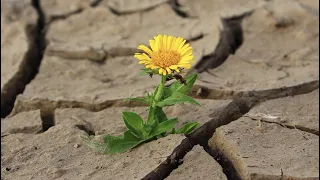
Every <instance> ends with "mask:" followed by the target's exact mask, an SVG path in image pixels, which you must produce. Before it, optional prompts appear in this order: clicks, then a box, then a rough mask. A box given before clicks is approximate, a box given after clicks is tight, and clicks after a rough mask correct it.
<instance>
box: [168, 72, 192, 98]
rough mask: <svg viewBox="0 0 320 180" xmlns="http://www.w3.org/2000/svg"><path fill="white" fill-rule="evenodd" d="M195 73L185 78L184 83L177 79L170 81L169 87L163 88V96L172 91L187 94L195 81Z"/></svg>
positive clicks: (170, 93)
mask: <svg viewBox="0 0 320 180" xmlns="http://www.w3.org/2000/svg"><path fill="white" fill-rule="evenodd" d="M197 76H198V75H197V74H191V75H189V76H187V77H186V78H185V81H186V84H187V85H185V84H181V83H180V82H179V81H176V82H174V83H172V84H171V85H170V86H169V87H165V88H164V93H163V97H164V98H167V97H169V96H170V95H172V94H173V93H174V92H180V93H182V94H187V93H188V92H189V91H190V89H191V88H192V86H193V84H194V83H195V82H196V79H197Z"/></svg>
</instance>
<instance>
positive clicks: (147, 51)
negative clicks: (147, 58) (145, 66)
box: [138, 45, 152, 55]
mask: <svg viewBox="0 0 320 180" xmlns="http://www.w3.org/2000/svg"><path fill="white" fill-rule="evenodd" d="M138 49H140V50H143V51H144V52H146V53H148V54H149V55H151V54H152V51H151V49H149V48H148V47H147V46H145V45H139V46H138Z"/></svg>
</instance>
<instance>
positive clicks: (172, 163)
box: [142, 138, 194, 180]
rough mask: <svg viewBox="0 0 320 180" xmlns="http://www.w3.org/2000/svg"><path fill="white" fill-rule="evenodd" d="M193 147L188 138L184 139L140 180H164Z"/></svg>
mask: <svg viewBox="0 0 320 180" xmlns="http://www.w3.org/2000/svg"><path fill="white" fill-rule="evenodd" d="M193 146H194V145H193V144H192V143H191V142H190V141H189V139H188V138H186V139H184V140H183V141H182V142H181V143H180V145H179V146H177V147H176V148H175V149H174V150H173V152H172V153H171V155H170V156H168V157H167V159H166V160H165V161H164V162H163V163H161V164H160V165H159V166H158V167H157V168H156V169H155V170H153V171H152V172H150V173H149V174H147V175H146V176H145V177H144V178H142V180H161V179H165V178H166V177H168V176H169V174H170V173H171V172H172V171H173V170H174V169H176V168H178V167H179V165H180V164H182V160H183V157H184V156H185V155H186V154H187V153H188V152H189V151H190V150H191V149H192V148H193Z"/></svg>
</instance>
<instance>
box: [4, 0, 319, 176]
mask: <svg viewBox="0 0 320 180" xmlns="http://www.w3.org/2000/svg"><path fill="white" fill-rule="evenodd" d="M1 3H2V7H1V10H2V12H1V52H2V53H1V117H2V119H1V179H2V180H11V179H12V180H13V179H19V180H20V179H21V180H24V179H39V180H44V179H59V180H60V179H61V180H63V179H68V180H73V179H74V180H78V179H86V180H87V179H110V180H111V179H112V180H113V179H119V180H122V179H152V180H153V179H181V180H182V179H208V180H209V179H223V180H225V179H260V180H265V179H282V180H283V179H295V180H315V179H319V164H318V160H319V106H318V104H319V90H318V88H319V80H318V79H319V75H318V73H319V43H318V42H319V8H318V6H319V1H317V0H271V1H265V0H251V1H249V0H225V1H222V0H176V1H174V0H74V1H64V0H55V1H49V0H23V1H15V0H2V1H1ZM158 33H161V34H169V35H174V36H182V37H183V38H185V39H187V40H188V41H189V43H190V44H191V45H192V47H193V49H194V54H195V59H196V61H197V63H196V64H195V66H194V67H193V68H192V69H191V70H190V71H189V73H191V72H196V73H198V74H199V78H198V80H197V82H196V84H195V86H194V87H193V89H192V93H191V95H192V96H193V97H195V98H197V100H198V102H199V103H200V104H201V105H202V106H201V107H195V106H193V105H189V104H183V105H178V106H174V107H169V108H166V109H165V111H166V112H167V113H168V116H169V117H179V120H180V122H179V124H178V125H177V126H180V125H182V124H183V123H185V122H187V121H192V120H196V121H198V122H199V123H200V124H201V126H200V127H199V128H198V129H196V130H195V131H194V132H193V133H192V134H191V135H189V136H188V137H185V136H182V135H170V136H167V137H165V138H161V139H158V140H156V141H152V142H150V143H146V144H143V145H140V146H138V147H137V148H135V149H133V150H131V151H128V152H125V153H123V154H118V155H103V154H99V153H96V152H93V151H92V150H91V149H89V148H88V147H86V146H84V145H83V142H82V141H81V139H80V138H79V136H82V135H86V134H104V133H108V134H114V135H118V134H121V133H122V132H124V131H125V130H126V128H125V126H124V124H123V122H122V120H121V112H122V111H124V110H126V111H134V112H137V113H139V114H140V115H141V116H142V117H146V116H147V114H146V111H145V110H146V107H144V106H143V105H142V104H139V103H133V102H127V101H124V100H123V99H124V98H127V97H139V96H143V95H144V94H145V93H146V92H147V91H151V90H153V89H154V88H155V85H156V84H157V83H158V82H159V78H158V77H154V78H149V77H141V76H138V75H137V74H138V72H139V70H140V68H142V66H140V65H139V64H138V63H137V60H135V59H134V58H133V53H134V52H135V51H136V49H135V48H136V47H137V45H139V44H147V43H148V40H149V39H151V38H153V36H155V35H157V34H158ZM241 34H242V35H243V39H241V38H240V36H241Z"/></svg>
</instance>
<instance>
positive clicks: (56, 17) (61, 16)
mask: <svg viewBox="0 0 320 180" xmlns="http://www.w3.org/2000/svg"><path fill="white" fill-rule="evenodd" d="M82 11H83V8H79V9H76V10H74V11H71V12H68V13H65V14H59V15H52V16H51V17H50V19H49V20H48V22H47V24H51V23H53V22H55V21H58V20H64V19H67V18H69V17H70V16H72V15H75V14H79V13H81V12H82Z"/></svg>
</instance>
